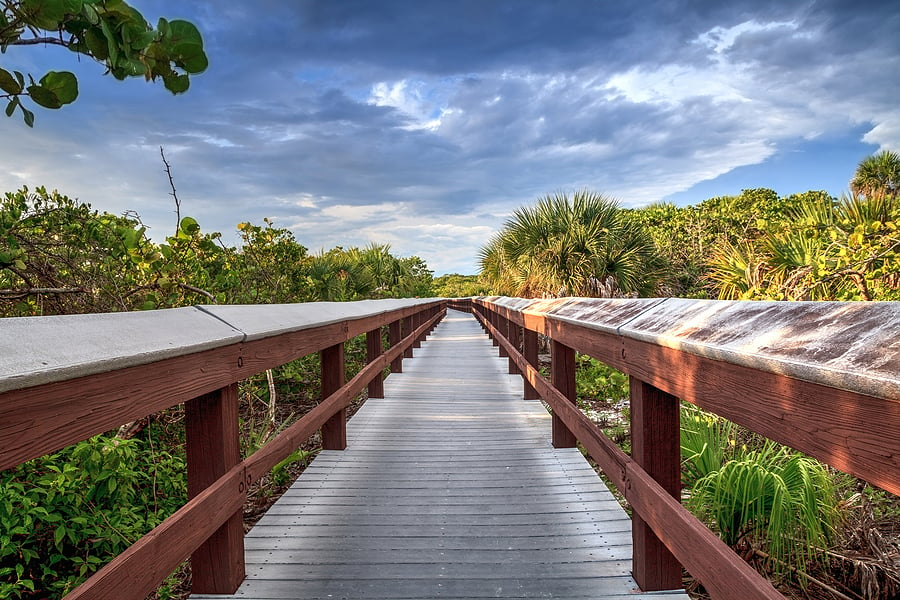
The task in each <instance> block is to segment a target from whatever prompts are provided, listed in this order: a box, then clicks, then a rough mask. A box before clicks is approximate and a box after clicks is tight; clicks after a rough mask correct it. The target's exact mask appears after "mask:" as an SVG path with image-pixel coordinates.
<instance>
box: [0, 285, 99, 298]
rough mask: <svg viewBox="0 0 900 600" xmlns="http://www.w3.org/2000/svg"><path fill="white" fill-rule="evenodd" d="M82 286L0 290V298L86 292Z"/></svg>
mask: <svg viewBox="0 0 900 600" xmlns="http://www.w3.org/2000/svg"><path fill="white" fill-rule="evenodd" d="M87 293H88V290H86V289H84V288H28V289H24V290H0V298H3V299H5V300H8V299H19V298H25V297H26V296H39V295H41V294H87Z"/></svg>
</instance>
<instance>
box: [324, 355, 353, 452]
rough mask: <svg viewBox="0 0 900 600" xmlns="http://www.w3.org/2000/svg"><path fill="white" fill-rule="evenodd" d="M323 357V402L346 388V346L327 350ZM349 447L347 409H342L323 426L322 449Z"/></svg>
mask: <svg viewBox="0 0 900 600" xmlns="http://www.w3.org/2000/svg"><path fill="white" fill-rule="evenodd" d="M320 355H321V361H320V362H321V367H322V368H321V371H322V400H325V399H327V398H328V397H329V396H331V395H332V394H333V393H335V392H336V391H338V390H340V389H341V388H342V387H343V386H344V344H343V343H340V344H335V345H334V346H329V347H328V348H325V349H324V350H322V352H321V353H320ZM346 447H347V408H346V407H341V408H339V409H338V411H337V412H336V413H335V414H334V415H332V416H331V417H330V418H329V419H328V420H327V421H326V422H325V423H324V424H323V425H322V448H323V449H324V450H343V449H344V448H346Z"/></svg>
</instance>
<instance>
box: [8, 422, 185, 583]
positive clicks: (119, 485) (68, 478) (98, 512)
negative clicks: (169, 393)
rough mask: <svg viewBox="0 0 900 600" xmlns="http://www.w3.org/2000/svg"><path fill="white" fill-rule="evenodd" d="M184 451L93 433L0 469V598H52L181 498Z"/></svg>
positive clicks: (160, 517) (176, 505) (154, 522)
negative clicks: (0, 471) (164, 450)
mask: <svg viewBox="0 0 900 600" xmlns="http://www.w3.org/2000/svg"><path fill="white" fill-rule="evenodd" d="M185 499H186V483H185V461H184V458H183V457H180V456H176V455H173V454H170V453H168V452H163V451H158V450H157V451H153V449H152V447H150V444H149V443H148V442H146V441H143V440H140V439H130V440H121V439H116V438H112V437H106V436H96V437H93V438H91V439H88V440H85V441H83V442H80V443H78V444H75V445H74V446H70V447H68V448H65V449H63V450H61V451H59V452H56V453H54V454H50V455H47V456H44V457H41V458H38V459H34V460H31V461H29V462H27V463H24V464H22V465H19V466H18V467H16V468H14V469H9V470H7V471H3V472H2V473H0V597H3V598H47V597H49V598H59V597H62V596H63V595H65V594H66V593H68V592H69V591H71V590H72V589H73V588H74V587H75V586H76V585H78V584H79V583H80V582H82V581H83V580H85V579H86V578H87V577H88V576H89V575H90V574H91V573H93V572H95V571H97V570H98V569H99V568H100V567H102V566H103V565H104V564H105V563H106V562H108V561H109V560H110V559H112V558H113V557H114V556H116V555H117V554H119V553H121V552H122V551H124V550H125V549H126V548H127V547H128V546H129V545H131V544H132V543H134V542H135V541H136V540H137V539H138V538H140V537H141V536H142V535H144V534H145V533H146V532H148V531H150V530H151V529H152V528H153V527H155V526H156V525H158V524H159V523H161V522H162V521H163V519H165V518H166V517H167V516H169V515H170V514H171V513H172V512H174V511H175V510H176V509H178V508H179V507H180V506H181V505H183V504H184V502H185Z"/></svg>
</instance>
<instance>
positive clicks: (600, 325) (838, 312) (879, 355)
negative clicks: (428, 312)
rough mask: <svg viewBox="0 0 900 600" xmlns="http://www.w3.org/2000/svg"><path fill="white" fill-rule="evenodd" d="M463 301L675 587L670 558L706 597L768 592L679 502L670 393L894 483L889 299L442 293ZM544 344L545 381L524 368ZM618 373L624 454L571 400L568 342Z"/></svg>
mask: <svg viewBox="0 0 900 600" xmlns="http://www.w3.org/2000/svg"><path fill="white" fill-rule="evenodd" d="M449 307H450V308H455V309H458V310H464V311H469V312H474V313H475V315H476V316H477V318H478V319H479V320H480V321H481V323H482V324H483V326H484V327H485V329H486V330H487V331H488V332H489V333H490V335H491V336H492V337H493V339H494V341H495V345H498V346H499V347H500V353H501V356H508V357H509V368H510V373H521V374H522V376H523V377H524V379H525V396H526V398H537V397H538V396H540V397H542V398H543V399H544V400H545V401H546V402H547V403H548V404H549V405H550V407H551V408H552V410H553V433H552V435H553V444H554V445H555V446H557V447H571V446H574V445H575V443H576V441H578V442H580V443H581V444H582V446H583V447H584V448H585V449H586V450H587V452H588V453H590V455H591V456H592V457H593V458H594V460H596V461H597V463H598V464H599V465H600V466H601V468H602V469H603V471H604V472H605V473H606V475H607V476H608V477H609V479H610V480H612V482H613V483H614V484H615V486H616V487H617V488H618V489H619V490H620V491H621V492H622V493H623V494H624V496H625V498H626V499H627V500H628V502H629V503H630V505H631V507H632V509H633V525H632V538H633V542H634V556H633V574H634V577H635V580H636V581H637V583H638V585H639V586H640V587H641V589H642V590H644V591H651V590H665V589H676V588H680V587H681V567H682V565H683V566H684V567H685V568H686V569H687V571H688V572H689V573H691V574H692V575H693V576H694V577H695V578H696V579H698V580H699V581H700V582H701V583H702V584H703V585H704V587H705V588H706V589H707V591H708V592H709V593H710V595H711V596H712V597H713V598H717V599H723V600H726V599H734V598H754V599H762V598H765V599H773V600H774V599H778V600H782V598H783V596H782V595H781V594H779V593H778V592H777V591H776V590H775V589H774V588H773V587H772V585H771V584H770V583H769V582H768V581H767V580H766V579H764V578H763V577H762V576H760V575H759V574H758V573H757V572H756V571H754V570H753V569H752V568H751V567H750V566H749V565H748V564H747V563H746V562H744V561H743V560H742V559H741V558H740V557H739V556H737V555H736V554H735V553H734V552H733V551H732V550H731V549H730V548H729V547H728V546H726V545H725V544H724V543H723V542H721V541H720V540H719V539H718V538H717V537H716V536H715V535H714V534H713V533H712V532H711V531H710V530H709V529H707V528H706V527H705V526H704V525H703V524H702V523H701V522H700V521H698V520H697V519H696V518H694V517H693V516H692V515H691V514H690V513H689V512H688V511H687V510H686V509H685V508H683V507H682V506H681V504H680V493H681V484H680V444H679V399H682V400H685V401H687V402H690V403H692V404H695V405H697V406H699V407H701V408H703V409H705V410H709V411H711V412H714V413H716V414H719V415H721V416H723V417H725V418H727V419H729V420H731V421H733V422H735V423H738V424H740V425H742V426H744V427H747V428H748V429H751V430H753V431H755V432H758V433H760V434H762V435H764V436H766V437H768V438H770V439H772V440H775V441H777V442H780V443H782V444H785V445H787V446H790V447H793V448H795V449H797V450H800V451H802V452H805V453H807V454H809V455H811V456H814V457H816V458H818V459H819V460H821V461H823V462H825V463H828V464H829V465H832V466H833V467H835V468H837V469H840V470H841V471H844V472H846V473H850V474H852V475H855V476H857V477H859V478H861V479H864V480H866V481H868V482H870V483H872V484H873V485H876V486H879V487H881V488H883V489H885V490H887V491H889V492H892V493H894V494H900V302H882V303H849V302H848V303H839V302H805V303H804V302H723V301H705V300H684V299H634V300H627V299H623V300H601V299H572V298H563V299H555V300H523V299H517V298H473V299H463V300H454V301H451V302H450V303H449ZM538 334H543V335H545V336H548V337H549V338H550V340H551V342H550V343H551V361H552V366H551V371H552V374H551V380H552V381H550V382H548V381H547V380H545V379H543V378H542V377H541V376H540V375H539V373H538V371H537V366H538V345H537V342H538V338H537V336H538ZM576 351H577V352H580V353H583V354H587V355H590V356H592V357H594V358H596V359H598V360H600V361H602V362H604V363H606V364H608V365H610V366H612V367H614V368H616V369H618V370H620V371H623V372H625V373H627V374H628V375H629V376H630V394H631V432H632V441H631V444H632V454H631V456H628V455H626V454H624V453H623V452H622V451H621V450H619V449H618V447H616V446H615V444H613V443H612V442H611V441H610V440H609V439H608V438H606V436H604V435H603V433H602V432H601V431H600V430H599V429H598V428H597V427H596V426H595V425H594V424H593V423H592V422H591V421H590V420H589V419H588V418H587V417H586V416H585V415H584V414H583V413H582V412H581V411H580V410H578V409H577V407H576V406H575V404H574V400H575V352H576Z"/></svg>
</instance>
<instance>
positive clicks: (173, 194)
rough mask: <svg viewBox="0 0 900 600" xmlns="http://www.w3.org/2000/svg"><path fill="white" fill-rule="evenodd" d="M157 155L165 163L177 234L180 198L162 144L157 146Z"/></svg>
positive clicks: (179, 224) (179, 222)
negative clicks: (173, 204) (173, 202)
mask: <svg viewBox="0 0 900 600" xmlns="http://www.w3.org/2000/svg"><path fill="white" fill-rule="evenodd" d="M159 155H160V156H161V157H162V161H163V164H164V165H166V175H168V176H169V187H171V188H172V191H171V192H169V195H170V196H172V198H174V199H175V219H176V221H175V235H178V228H179V227H181V200H179V199H178V194H176V193H175V180H174V179H172V166H171V165H170V164H169V161H168V160H166V153H165V152H163V147H162V146H160V147H159Z"/></svg>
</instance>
